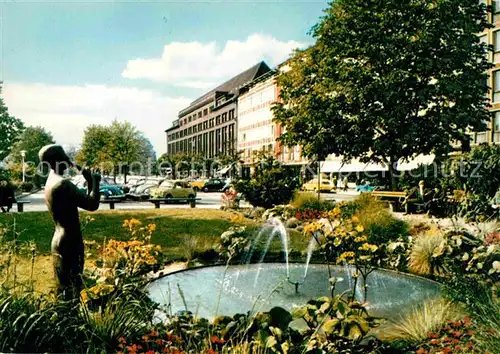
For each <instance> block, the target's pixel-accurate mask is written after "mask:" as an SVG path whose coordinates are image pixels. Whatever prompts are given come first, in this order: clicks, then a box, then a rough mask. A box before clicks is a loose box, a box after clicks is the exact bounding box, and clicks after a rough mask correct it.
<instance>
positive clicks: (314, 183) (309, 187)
mask: <svg viewBox="0 0 500 354" xmlns="http://www.w3.org/2000/svg"><path fill="white" fill-rule="evenodd" d="M319 182H320V183H319V189H320V192H328V193H331V192H335V191H336V190H337V186H336V185H334V184H333V182H332V181H330V180H329V179H320V180H319ZM301 189H302V190H303V191H312V192H317V191H318V179H317V178H313V179H311V180H309V181H307V182H306V183H304V184H303V185H302V188H301Z"/></svg>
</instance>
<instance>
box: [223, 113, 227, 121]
mask: <svg viewBox="0 0 500 354" xmlns="http://www.w3.org/2000/svg"><path fill="white" fill-rule="evenodd" d="M226 122H227V113H223V114H222V123H226Z"/></svg>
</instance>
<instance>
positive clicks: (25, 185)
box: [18, 182, 34, 193]
mask: <svg viewBox="0 0 500 354" xmlns="http://www.w3.org/2000/svg"><path fill="white" fill-rule="evenodd" d="M18 188H19V190H20V191H22V192H25V193H28V192H31V191H32V190H33V188H34V185H33V183H31V182H22V183H20V184H19V186H18Z"/></svg>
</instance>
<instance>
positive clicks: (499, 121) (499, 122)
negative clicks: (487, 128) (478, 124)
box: [493, 111, 500, 143]
mask: <svg viewBox="0 0 500 354" xmlns="http://www.w3.org/2000/svg"><path fill="white" fill-rule="evenodd" d="M493 141H494V142H496V143H500V111H499V112H495V116H494V117H493Z"/></svg>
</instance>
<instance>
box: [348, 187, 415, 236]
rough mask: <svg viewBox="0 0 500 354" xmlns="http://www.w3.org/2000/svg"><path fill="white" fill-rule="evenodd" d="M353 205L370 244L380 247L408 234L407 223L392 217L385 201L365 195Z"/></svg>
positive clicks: (359, 197) (358, 198)
mask: <svg viewBox="0 0 500 354" xmlns="http://www.w3.org/2000/svg"><path fill="white" fill-rule="evenodd" d="M352 203H354V204H355V207H354V209H355V210H356V212H355V214H354V215H355V216H357V218H358V219H359V222H360V223H361V225H363V227H364V228H365V230H366V231H365V232H366V235H367V236H368V241H369V242H371V243H374V244H376V245H379V244H383V243H386V242H389V241H391V240H396V239H398V238H399V237H402V236H405V235H407V234H408V225H407V223H406V222H405V221H403V220H399V219H396V218H395V217H394V216H392V214H391V212H390V210H389V209H388V208H387V206H386V204H385V203H384V202H383V201H381V200H379V199H377V198H375V197H373V196H371V195H370V194H368V193H363V194H361V195H360V196H358V197H357V198H356V200H355V201H353V202H352Z"/></svg>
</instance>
